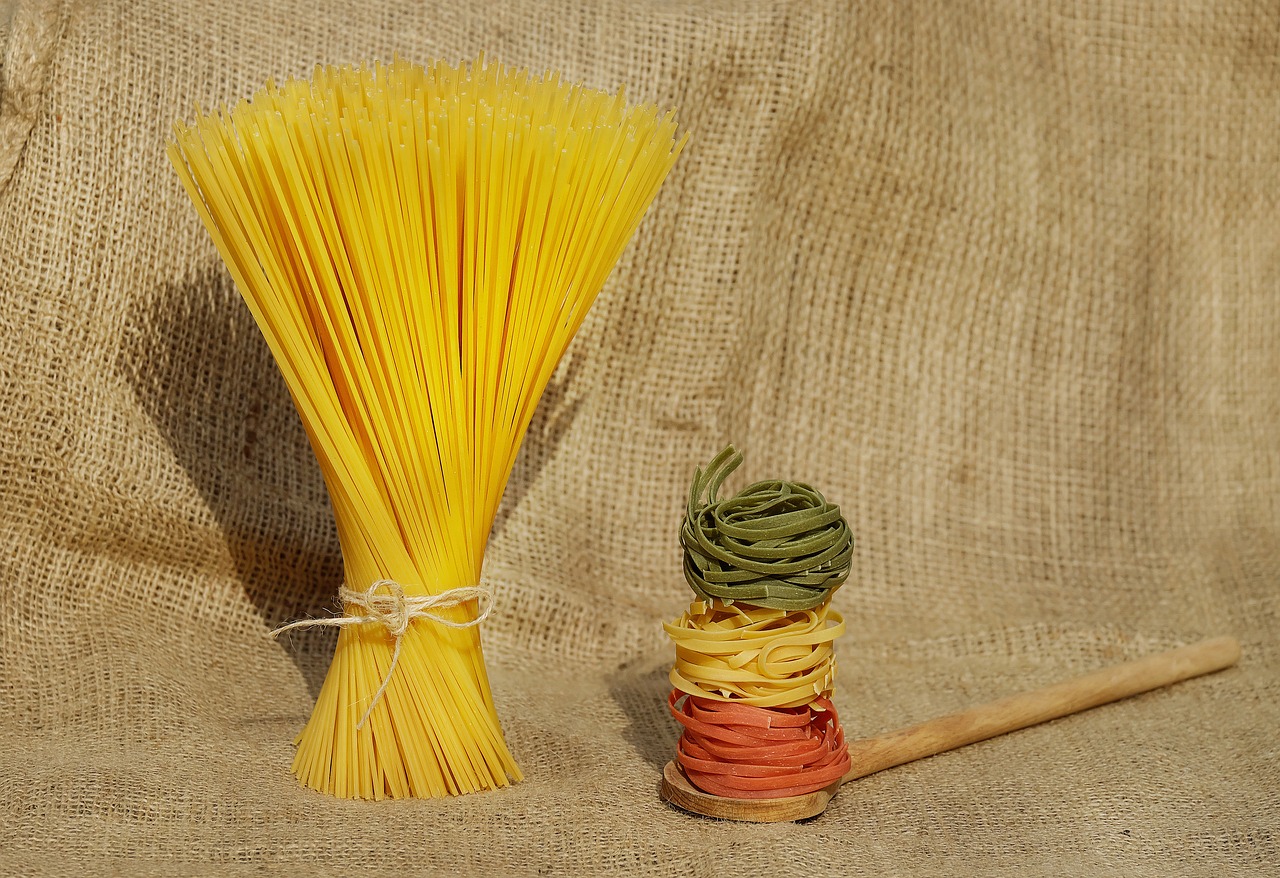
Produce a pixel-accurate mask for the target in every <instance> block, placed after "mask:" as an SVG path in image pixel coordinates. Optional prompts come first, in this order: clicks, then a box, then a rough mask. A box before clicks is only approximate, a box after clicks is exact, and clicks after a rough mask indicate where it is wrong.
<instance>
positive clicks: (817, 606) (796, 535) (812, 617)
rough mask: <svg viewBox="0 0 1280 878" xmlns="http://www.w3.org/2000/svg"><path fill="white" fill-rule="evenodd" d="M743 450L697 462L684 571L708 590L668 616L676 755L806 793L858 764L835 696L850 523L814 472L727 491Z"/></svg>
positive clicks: (720, 781) (741, 788)
mask: <svg viewBox="0 0 1280 878" xmlns="http://www.w3.org/2000/svg"><path fill="white" fill-rule="evenodd" d="M741 462H742V455H741V454H740V453H738V452H737V451H736V450H735V449H734V448H733V446H729V447H727V448H726V449H725V450H724V451H722V452H721V453H720V454H719V455H717V456H716V458H715V459H714V460H712V462H711V463H710V464H709V465H708V466H707V467H706V468H705V469H703V468H701V467H699V468H698V469H697V471H696V473H695V475H694V479H693V484H692V487H691V488H690V493H689V506H688V510H687V514H686V516H685V520H684V523H683V525H682V527H681V542H682V543H683V544H684V548H685V576H686V579H687V580H688V582H689V585H690V587H691V588H692V589H693V591H694V593H695V594H696V595H698V596H699V598H701V599H700V600H695V601H694V602H693V603H692V604H690V605H689V609H688V611H687V612H686V613H685V614H684V615H682V616H681V617H680V618H679V619H677V620H676V621H674V622H670V623H667V624H666V625H664V626H663V627H664V628H665V630H666V632H667V636H668V637H670V638H671V640H672V642H673V643H674V644H675V647H676V660H675V664H674V665H673V666H672V668H671V673H670V679H671V685H672V686H673V689H672V692H671V695H670V697H669V699H668V707H669V708H670V710H671V713H672V715H673V716H674V717H675V719H676V720H677V721H678V722H679V723H680V724H681V726H682V727H683V730H682V733H681V737H680V742H679V745H678V747H677V753H676V761H677V763H678V764H679V765H680V767H681V768H682V770H683V771H684V773H685V776H686V777H687V778H688V779H689V781H690V782H691V783H692V784H694V786H697V787H698V788H700V789H702V790H703V791H705V792H708V793H712V794H713V795H720V796H733V797H738V798H765V797H778V796H792V795H801V794H803V793H808V792H813V791H815V790H819V789H822V788H823V787H825V786H828V785H829V784H831V783H834V782H836V781H838V780H839V779H840V778H841V777H843V775H844V774H845V772H846V771H848V769H849V755H848V749H847V747H846V746H845V740H844V731H843V729H842V728H841V726H840V719H839V716H838V715H837V714H836V711H835V708H834V707H833V705H832V704H831V700H830V696H831V694H832V689H833V686H834V682H835V652H834V641H835V639H836V638H837V637H839V636H840V635H841V634H843V633H844V618H843V617H842V616H841V615H840V614H839V613H838V612H836V611H835V610H833V609H831V593H832V592H833V591H834V590H835V589H836V588H838V587H839V585H840V584H841V583H843V582H844V581H845V579H846V578H847V577H848V574H849V567H850V558H851V555H852V551H853V537H852V534H851V533H850V531H849V526H848V523H847V522H846V521H845V520H844V517H843V516H842V515H841V514H840V510H839V508H838V507H836V506H834V505H832V504H830V503H828V502H827V501H826V500H825V499H824V498H823V496H822V495H821V494H820V493H818V492H817V491H816V490H814V489H813V488H811V487H809V486H808V485H803V484H799V483H794V482H784V481H772V482H757V483H755V484H753V485H749V486H748V487H747V488H744V489H743V490H742V491H741V492H739V493H738V494H736V495H734V496H733V497H731V498H728V499H725V500H718V499H717V497H716V495H717V492H718V490H719V488H720V486H721V485H722V484H723V482H724V480H725V478H726V477H727V476H728V475H729V474H730V473H731V472H732V471H733V470H734V469H736V468H737V467H738V465H739V464H741ZM704 496H705V499H704Z"/></svg>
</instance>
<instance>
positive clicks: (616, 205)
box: [169, 59, 684, 799]
mask: <svg viewBox="0 0 1280 878" xmlns="http://www.w3.org/2000/svg"><path fill="white" fill-rule="evenodd" d="M683 144H684V140H683V139H680V140H677V138H676V125H675V122H674V119H673V115H672V114H671V113H667V114H661V113H659V112H658V110H657V109H656V108H655V107H653V106H640V107H629V106H628V105H627V103H626V101H625V100H624V97H623V95H622V93H621V92H619V93H618V94H616V95H614V94H608V93H605V92H599V91H593V90H590V89H587V88H583V87H581V86H572V85H568V84H564V83H562V82H561V81H560V80H559V77H558V76H557V75H553V74H550V73H548V74H546V75H544V76H542V77H531V76H530V75H529V74H528V73H527V72H526V71H515V70H512V69H509V68H505V67H502V66H500V65H486V64H485V63H484V61H483V59H481V60H480V61H478V62H476V63H474V64H470V65H464V66H458V67H454V66H449V65H445V64H435V65H433V66H430V67H427V68H425V69H424V68H423V67H421V66H418V65H414V64H410V63H407V62H405V61H401V60H396V61H394V62H393V63H391V64H390V65H382V64H375V65H373V66H368V67H359V68H351V67H342V68H317V70H316V71H315V74H314V77H313V78H312V79H311V80H310V81H295V80H290V81H288V82H286V83H285V84H283V85H281V86H276V85H274V84H270V83H268V85H267V86H266V88H264V89H263V90H262V91H260V92H258V93H257V94H255V95H254V96H253V97H252V98H251V99H249V100H247V101H244V102H241V103H240V104H239V105H238V106H236V107H235V108H234V109H231V110H228V109H226V108H225V107H224V108H222V109H220V110H218V111H217V112H214V113H210V114H207V115H204V114H199V113H198V117H197V119H196V121H195V123H194V124H192V125H186V124H182V123H179V124H178V125H176V126H175V133H174V139H173V141H172V142H171V143H170V145H169V157H170V159H171V161H172V162H173V165H174V167H175V168H176V169H177V171H178V176H179V177H180V178H181V180H182V182H183V184H184V185H185V187H186V189H187V192H188V193H189V194H190V196H191V199H192V201H193V202H194V204H195V206H196V209H197V210H198V212H199V214H200V216H201V218H202V219H203V221H204V223H205V225H206V226H207V227H208V230H209V233H210V234H211V235H212V236H213V239H214V241H215V243H216V244H217V246H218V249H219V250H220V252H221V253H222V256H223V258H224V259H225V261H226V263H227V266H228V268H230V270H231V273H232V275H233V277H234V278H235V281H236V284H237V286H238V287H239V289H240V292H241V294H242V295H243V297H244V300H245V301H246V302H247V303H248V306H249V308H250V310H251V311H252V312H253V316H254V318H255V319H256V321H257V323H258V326H259V328H260V329H261V330H262V334H263V335H264V336H265V337H266V340H267V343H268V344H269V345H270V347H271V350H272V352H273V354H274V355H275V358H276V361H277V363H278V364H279V366H280V370H281V372H282V373H283V375H284V379H285V383H286V384H287V386H288V388H289V391H290V393H291V394H292V395H293V399H294V402H295V404H296V405H297V408H298V412H299V414H300V415H301V418H302V423H303V426H304V427H305V428H306V431H307V434H308V436H309V437H310V440H311V444H312V447H313V448H314V450H315V452H316V456H317V458H318V459H319V462H320V467H321V469H322V471H323V473H324V478H325V482H326V485H327V487H328V490H329V495H330V498H331V499H332V502H333V508H334V515H335V518H336V520H337V525H338V536H339V540H340V542H341V545H342V554H343V561H344V567H345V577H346V585H345V586H344V588H343V589H342V591H341V592H340V595H341V597H342V600H343V604H344V615H343V616H341V617H337V618H336V619H334V620H324V622H325V623H328V624H336V625H339V626H340V631H339V635H338V645H337V651H336V653H335V655H334V660H333V664H332V666H331V667H330V669H329V673H328V676H327V677H326V678H325V681H324V685H323V687H322V689H321V691H320V694H319V697H318V699H317V703H316V706H315V709H314V711H313V713H312V715H311V719H310V721H309V722H308V723H307V724H306V726H305V727H304V728H303V730H302V732H301V734H300V735H299V736H298V739H297V745H298V748H297V753H296V757H295V760H294V765H293V768H294V772H295V773H296V774H297V776H298V778H299V779H300V780H301V781H302V783H304V784H306V785H307V786H310V787H313V788H315V789H317V790H323V791H325V792H329V793H333V794H335V795H338V796H343V797H360V798H374V799H378V798H382V797H383V796H393V797H398V796H440V795H445V794H456V793H463V792H470V791H474V790H481V789H487V788H493V787H501V786H505V785H507V784H508V783H509V782H510V779H516V780H518V779H519V778H520V770H519V768H518V767H517V766H516V763H515V760H514V759H513V757H512V755H511V754H510V752H509V751H508V749H507V746H506V744H505V742H504V740H503V736H502V731H501V728H500V726H499V723H498V716H497V712H496V711H495V709H494V703H493V699H492V697H491V696H490V692H489V682H488V678H487V676H486V672H485V666H484V660H483V657H482V655H481V651H480V636H479V632H478V629H477V628H476V623H477V621H478V620H479V619H482V618H483V617H484V615H486V614H487V611H488V607H489V600H490V596H489V595H488V593H487V591H486V590H484V589H482V588H479V587H478V586H479V583H480V573H481V565H482V562H483V559H484V549H485V543H486V541H487V539H488V534H489V530H490V528H491V526H492V523H493V519H494V515H495V513H496V511H497V508H498V503H499V500H500V499H501V496H502V492H503V488H504V486H505V484H506V481H507V478H508V476H509V475H510V472H511V469H512V466H513V464H514V462H515V458H516V452H517V450H518V448H519V446H520V442H521V439H522V438H523V436H524V433H525V431H526V429H527V427H528V425H529V421H530V418H531V417H532V415H533V412H534V408H535V406H536V405H537V401H538V398H539V396H540V395H541V393H542V390H543V388H544V387H545V386H546V384H547V381H548V379H549V378H550V377H551V375H552V372H553V371H554V369H555V367H556V364H557V362H558V361H559V359H560V357H561V355H562V353H563V352H564V350H565V347H566V346H567V345H568V343H569V341H570V339H572V337H573V335H574V333H575V332H576V331H577V329H578V327H579V326H580V325H581V323H582V320H583V318H584V316H585V315H586V313H587V309H588V308H589V307H590V305H591V303H592V301H593V300H594V298H595V296H596V294H597V292H598V291H599V289H600V287H601V285H602V284H603V283H604V280H605V278H606V277H607V275H608V274H609V272H610V271H611V269H612V268H613V266H614V264H615V263H616V261H617V259H618V257H619V256H620V254H621V253H622V250H623V248H624V247H625V246H626V243H627V241H628V240H629V238H630V237H631V234H632V232H633V231H634V230H635V228H636V225H637V224H638V223H639V221H640V218H641V216H642V215H643V214H644V212H645V210H646V209H647V207H648V205H649V204H650V202H651V201H652V199H653V197H654V195H655V194H656V192H657V190H658V187H659V185H660V184H661V183H662V180H663V179H664V178H665V177H666V175H667V172H668V171H669V170H670V169H671V166H672V164H673V163H674V161H675V159H676V156H677V155H678V153H679V152H680V149H681V147H682V146H683Z"/></svg>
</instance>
